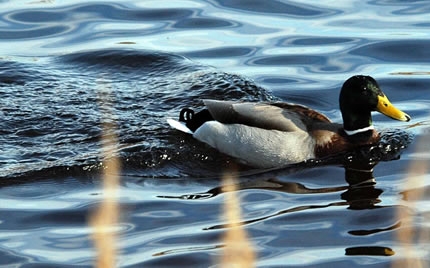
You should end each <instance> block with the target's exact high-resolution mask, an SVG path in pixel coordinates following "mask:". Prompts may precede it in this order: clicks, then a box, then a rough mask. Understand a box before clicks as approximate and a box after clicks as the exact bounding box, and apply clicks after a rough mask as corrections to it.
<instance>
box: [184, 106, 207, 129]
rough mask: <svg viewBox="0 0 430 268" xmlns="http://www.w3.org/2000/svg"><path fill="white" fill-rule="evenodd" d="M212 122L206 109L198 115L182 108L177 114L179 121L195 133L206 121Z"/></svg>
mask: <svg viewBox="0 0 430 268" xmlns="http://www.w3.org/2000/svg"><path fill="white" fill-rule="evenodd" d="M211 120H214V119H213V117H212V115H211V114H210V113H209V110H208V109H204V110H202V111H200V112H198V113H194V111H193V110H191V109H190V108H184V109H182V110H181V112H180V113H179V121H181V122H184V123H185V125H186V126H187V127H188V128H189V129H190V130H192V131H193V132H194V131H196V129H198V128H199V127H200V126H201V125H203V124H204V123H205V122H207V121H211Z"/></svg>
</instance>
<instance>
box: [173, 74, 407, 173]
mask: <svg viewBox="0 0 430 268" xmlns="http://www.w3.org/2000/svg"><path fill="white" fill-rule="evenodd" d="M203 103H204V105H205V106H206V108H205V109H203V110H202V111H200V112H198V113H195V112H194V111H193V110H191V109H189V108H185V109H182V110H181V112H180V115H179V122H178V121H176V120H173V119H168V123H169V124H170V125H171V126H172V127H174V128H176V129H179V130H181V131H184V132H187V133H190V134H192V135H193V137H194V138H196V139H197V140H199V141H201V142H204V143H207V144H208V145H210V146H212V147H214V148H216V149H217V150H219V151H220V152H222V153H224V154H227V155H230V156H232V157H235V158H237V159H239V160H241V161H242V162H244V163H245V164H247V165H250V166H254V167H258V168H272V167H281V166H284V165H287V164H292V163H298V162H302V161H305V160H308V159H312V158H321V157H324V156H328V155H332V154H337V153H340V152H344V151H348V150H350V149H353V148H356V147H358V146H363V145H370V144H375V143H377V142H378V140H379V134H378V132H377V131H376V130H375V129H374V127H373V124H372V116H371V112H372V111H378V112H380V113H382V114H384V115H386V116H388V117H391V118H392V119H396V120H400V121H409V120H410V119H411V118H410V116H409V115H407V114H406V113H404V112H402V111H400V110H399V109H397V108H396V107H394V106H393V105H392V104H391V102H390V101H389V100H388V98H387V97H386V96H385V94H384V93H383V92H382V91H381V89H380V88H379V85H378V83H377V82H376V81H375V79H373V78H372V77H370V76H364V75H357V76H353V77H351V78H349V79H348V80H346V81H345V83H344V84H343V86H342V89H341V91H340V96H339V105H340V111H341V113H342V118H343V125H342V124H337V123H332V122H331V121H330V120H329V119H328V118H327V117H326V116H325V115H323V114H321V113H319V112H317V111H314V110H312V109H310V108H307V107H305V106H301V105H297V104H289V103H282V102H275V103H253V102H235V101H219V100H203Z"/></svg>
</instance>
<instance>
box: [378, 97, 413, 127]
mask: <svg viewBox="0 0 430 268" xmlns="http://www.w3.org/2000/svg"><path fill="white" fill-rule="evenodd" d="M376 110H377V111H378V112H380V113H382V114H385V115H386V116H388V117H391V118H393V119H396V120H400V121H406V122H407V121H409V120H411V117H410V116H409V115H408V114H407V113H405V112H402V111H400V110H399V109H397V108H396V107H394V105H393V104H391V102H390V101H389V100H388V98H387V97H386V96H385V95H383V96H380V95H379V96H378V105H377V106H376Z"/></svg>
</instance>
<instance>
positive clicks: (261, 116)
mask: <svg viewBox="0 0 430 268" xmlns="http://www.w3.org/2000/svg"><path fill="white" fill-rule="evenodd" d="M203 102H204V104H205V105H206V107H207V108H208V110H209V112H210V113H211V115H212V117H213V118H214V119H215V120H217V121H219V122H221V123H224V124H244V125H248V126H253V127H259V128H265V129H275V130H281V131H288V132H289V131H306V130H307V127H306V125H305V124H304V122H303V121H302V120H301V118H300V116H299V114H297V113H295V112H294V111H291V110H288V109H283V108H280V107H277V106H273V105H270V104H264V103H253V102H234V101H218V100H204V101H203Z"/></svg>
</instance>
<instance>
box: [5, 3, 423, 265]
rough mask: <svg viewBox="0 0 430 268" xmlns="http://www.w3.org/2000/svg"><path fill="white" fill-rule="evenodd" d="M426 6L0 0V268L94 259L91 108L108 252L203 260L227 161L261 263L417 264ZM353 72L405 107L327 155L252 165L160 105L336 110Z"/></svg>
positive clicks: (213, 244) (130, 258) (218, 223)
mask: <svg viewBox="0 0 430 268" xmlns="http://www.w3.org/2000/svg"><path fill="white" fill-rule="evenodd" d="M429 11H430V5H428V4H427V3H426V2H425V1H416V2H398V1H367V2H363V3H361V2H360V3H359V2H357V3H342V2H341V3H336V4H335V3H332V4H329V3H327V4H319V5H315V4H314V3H313V2H312V1H310V2H303V3H302V2H291V1H210V0H208V1H122V2H119V3H114V2H106V1H93V2H89V3H76V2H75V1H61V2H56V1H33V2H30V1H28V2H21V1H2V2H1V3H0V21H1V24H0V49H1V50H0V51H1V53H2V54H1V55H0V56H1V61H0V99H1V101H0V118H1V120H0V144H1V146H0V266H1V267H87V266H92V265H93V263H94V259H95V255H96V253H95V250H94V249H93V244H92V242H91V239H90V235H91V232H92V230H91V228H90V227H88V225H87V221H88V215H89V213H90V212H91V211H92V210H94V208H95V207H96V206H97V204H98V202H99V201H100V198H101V190H100V184H101V181H100V172H101V171H102V170H103V169H104V168H105V167H104V166H103V165H102V164H101V162H102V160H103V158H102V156H101V145H102V144H101V141H100V139H101V136H102V124H103V123H109V124H111V125H113V126H114V129H113V130H112V131H114V132H115V134H117V136H118V143H119V144H118V148H117V150H116V152H117V156H118V157H119V159H120V160H121V166H122V171H121V185H120V205H121V209H122V218H121V223H120V225H119V227H118V228H119V233H120V236H119V242H118V247H119V249H120V252H119V258H118V266H120V267H208V266H211V265H212V266H215V264H216V260H217V258H218V256H219V255H220V254H221V248H222V247H223V242H221V241H220V238H221V237H222V235H223V234H224V233H225V231H226V227H225V224H226V222H225V221H224V220H223V219H222V218H221V214H222V206H223V202H224V195H225V194H224V193H223V182H222V180H221V178H222V176H223V174H224V173H230V174H231V173H232V172H238V173H233V174H236V175H239V176H240V177H239V178H237V181H236V183H237V187H238V190H237V194H238V196H239V197H240V199H241V210H242V218H243V222H242V224H243V226H244V228H245V230H246V231H247V232H248V234H249V236H250V239H251V242H252V244H253V245H254V247H255V250H256V253H257V263H256V265H257V266H259V267H286V266H289V267H297V266H300V267H334V266H337V267H345V266H347V265H348V266H353V267H358V266H369V267H390V266H394V265H395V264H398V263H403V262H404V261H407V260H411V259H418V260H420V261H421V263H422V265H423V267H426V266H428V264H429V259H430V256H429V253H428V246H429V240H428V237H429V236H428V235H429V227H428V222H429V218H430V217H429V211H430V204H429V189H430V188H429V183H430V179H429V178H430V177H429V174H430V173H429V171H428V164H429V159H430V155H429V149H430V148H429V140H428V133H429V129H428V125H429V119H428V113H429V107H430V94H429V89H428V85H429V82H430V78H429V71H430V70H429V67H430V66H429V64H428V63H429V62H430V52H429V50H428V47H429V45H430V37H429V31H428V26H429V25H430V20H429V18H430V17H429V16H428V15H429V14H428V13H429ZM354 74H370V75H372V76H374V77H375V78H376V79H377V80H378V82H379V84H380V85H381V87H382V89H383V90H384V91H385V93H386V94H387V95H388V96H389V97H390V99H391V101H392V102H393V103H395V104H396V106H398V107H399V108H401V109H402V110H404V111H405V112H407V113H408V114H409V115H411V117H412V121H411V122H408V123H402V122H397V121H392V120H390V119H388V118H386V117H384V116H382V115H378V114H375V115H374V121H375V125H376V127H377V128H378V129H380V130H381V131H382V135H383V139H382V141H381V143H380V144H378V145H376V146H373V147H370V148H363V149H362V150H359V151H356V152H349V153H347V154H345V155H341V156H335V157H329V158H327V159H322V160H318V161H309V162H308V163H300V164H297V165H292V166H288V167H285V168H282V169H278V170H271V171H262V170H255V169H252V168H250V167H245V166H241V165H240V164H238V163H236V162H235V160H234V159H231V158H229V157H227V156H225V155H222V154H220V153H218V152H216V151H215V150H213V149H211V148H208V147H207V146H205V145H203V144H201V143H199V142H197V141H195V140H193V139H192V138H191V137H189V136H187V135H185V134H182V133H178V132H177V131H175V130H172V129H170V128H169V127H168V126H167V124H166V121H165V119H166V118H168V117H174V118H176V117H177V115H178V112H179V110H180V109H181V108H183V107H186V106H195V107H199V106H201V105H202V103H201V99H204V98H215V99H234V100H251V101H278V100H283V101H288V102H295V103H300V104H303V105H307V106H310V107H312V108H314V109H317V110H319V111H321V112H323V113H324V114H326V115H327V116H329V117H330V118H331V119H332V120H333V121H340V120H341V117H340V113H339V109H338V104H337V100H338V92H339V88H340V86H341V84H342V83H343V81H344V80H345V79H346V78H348V77H349V76H351V75H354ZM110 106H111V109H109V108H107V107H110ZM368 164H371V166H369V165H368ZM373 166H374V168H373V169H371V167H373ZM414 198H417V200H415V201H414ZM399 215H401V216H399ZM402 231H403V232H405V231H411V233H409V235H408V236H407V239H404V238H399V233H402Z"/></svg>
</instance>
